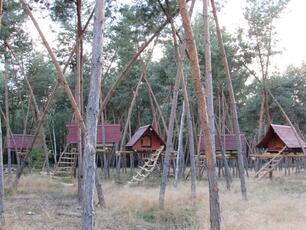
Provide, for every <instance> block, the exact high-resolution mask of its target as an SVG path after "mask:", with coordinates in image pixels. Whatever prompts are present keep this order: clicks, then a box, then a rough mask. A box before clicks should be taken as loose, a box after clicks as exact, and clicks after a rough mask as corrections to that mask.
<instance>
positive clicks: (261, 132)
mask: <svg viewBox="0 0 306 230" xmlns="http://www.w3.org/2000/svg"><path fill="white" fill-rule="evenodd" d="M264 111H265V97H264V95H263V94H262V97H261V104H260V111H259V124H258V141H260V139H261V138H262V136H263V131H262V127H263V124H262V123H263V115H264Z"/></svg>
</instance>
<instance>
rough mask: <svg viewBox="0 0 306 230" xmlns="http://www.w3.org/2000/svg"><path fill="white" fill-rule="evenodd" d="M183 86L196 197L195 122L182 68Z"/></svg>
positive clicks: (192, 179)
mask: <svg viewBox="0 0 306 230" xmlns="http://www.w3.org/2000/svg"><path fill="white" fill-rule="evenodd" d="M182 87H183V95H184V101H185V106H186V108H185V109H186V115H187V127H188V134H189V135H188V143H189V153H190V154H189V155H190V167H191V168H190V171H191V195H192V197H193V198H195V197H196V180H197V172H196V161H195V148H194V146H195V143H194V135H193V124H192V117H191V112H190V102H189V95H188V91H187V79H186V78H185V75H184V72H183V70H182Z"/></svg>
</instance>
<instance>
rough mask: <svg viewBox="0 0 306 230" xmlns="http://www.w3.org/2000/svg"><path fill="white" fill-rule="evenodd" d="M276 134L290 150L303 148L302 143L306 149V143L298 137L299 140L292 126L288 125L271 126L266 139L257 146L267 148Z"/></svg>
mask: <svg viewBox="0 0 306 230" xmlns="http://www.w3.org/2000/svg"><path fill="white" fill-rule="evenodd" d="M274 134H276V135H277V136H278V137H279V138H280V139H281V140H282V142H284V144H285V145H286V146H287V147H288V148H290V149H295V148H301V146H300V143H299V140H300V142H302V143H304V148H306V143H305V141H303V140H302V138H301V137H298V138H299V140H298V139H297V138H296V135H295V133H294V130H293V129H292V128H291V127H290V126H286V125H276V124H271V125H270V127H269V129H268V132H267V133H266V135H265V137H264V138H263V139H262V140H261V142H259V143H258V144H257V147H258V148H266V147H267V144H268V142H269V140H270V138H271V137H272V136H273V135H274Z"/></svg>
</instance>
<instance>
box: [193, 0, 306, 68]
mask: <svg viewBox="0 0 306 230" xmlns="http://www.w3.org/2000/svg"><path fill="white" fill-rule="evenodd" d="M198 2H199V1H198ZM198 4H199V3H198ZM244 6H245V0H227V3H226V4H225V7H224V8H223V9H222V10H221V12H220V14H219V18H220V23H221V25H222V26H225V27H226V29H227V30H228V31H229V32H234V31H235V30H237V28H238V27H244V26H245V25H246V24H245V20H244V18H243V11H244V10H243V8H244ZM200 8H201V6H200ZM305 9H306V1H304V0H291V1H290V2H289V4H288V6H287V8H286V9H285V10H284V11H283V12H282V14H281V17H280V18H279V19H277V20H276V21H275V27H276V32H277V33H278V35H277V38H278V39H279V42H278V46H277V48H278V49H279V50H280V51H281V52H282V53H281V54H280V55H276V56H275V57H273V59H272V66H274V68H276V67H277V68H278V69H279V70H281V71H283V70H285V69H286V67H287V66H288V65H295V66H300V65H301V64H302V63H303V61H306V52H305V51H306V43H305V41H306V30H305V29H304V28H303V25H305V23H306V14H305Z"/></svg>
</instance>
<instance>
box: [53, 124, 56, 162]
mask: <svg viewBox="0 0 306 230" xmlns="http://www.w3.org/2000/svg"><path fill="white" fill-rule="evenodd" d="M52 136H53V145H54V147H53V149H54V152H53V158H54V164H56V163H57V159H56V156H57V143H56V136H55V130H54V121H53V124H52Z"/></svg>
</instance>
